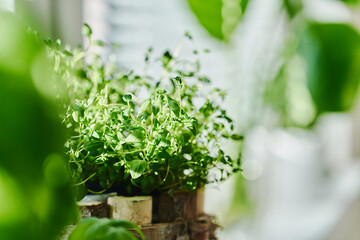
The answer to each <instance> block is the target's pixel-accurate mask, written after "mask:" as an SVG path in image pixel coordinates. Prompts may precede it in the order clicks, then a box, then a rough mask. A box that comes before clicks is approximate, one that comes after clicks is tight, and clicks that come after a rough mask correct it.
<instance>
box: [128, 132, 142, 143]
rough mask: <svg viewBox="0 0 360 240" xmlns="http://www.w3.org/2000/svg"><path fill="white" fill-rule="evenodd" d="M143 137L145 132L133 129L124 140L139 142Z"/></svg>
mask: <svg viewBox="0 0 360 240" xmlns="http://www.w3.org/2000/svg"><path fill="white" fill-rule="evenodd" d="M144 138H145V134H144V133H143V132H142V131H140V130H135V131H133V132H132V133H130V134H129V135H128V136H127V138H126V139H125V142H127V143H140V142H142V141H143V140H144Z"/></svg>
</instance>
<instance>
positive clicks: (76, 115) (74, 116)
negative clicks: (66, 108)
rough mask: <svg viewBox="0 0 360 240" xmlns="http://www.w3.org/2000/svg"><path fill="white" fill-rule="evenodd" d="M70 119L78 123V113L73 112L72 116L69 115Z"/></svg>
mask: <svg viewBox="0 0 360 240" xmlns="http://www.w3.org/2000/svg"><path fill="white" fill-rule="evenodd" d="M71 116H72V118H73V119H74V121H75V122H78V121H79V112H78V111H74V112H73V113H72V114H71Z"/></svg>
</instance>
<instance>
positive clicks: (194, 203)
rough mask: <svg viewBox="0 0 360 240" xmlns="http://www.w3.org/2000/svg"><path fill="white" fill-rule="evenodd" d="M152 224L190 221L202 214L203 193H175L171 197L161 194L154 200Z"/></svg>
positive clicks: (201, 191) (200, 191)
mask: <svg viewBox="0 0 360 240" xmlns="http://www.w3.org/2000/svg"><path fill="white" fill-rule="evenodd" d="M153 208H154V211H153V222H154V223H170V222H175V221H179V220H181V221H191V220H195V219H196V217H197V216H199V215H200V214H202V213H203V212H204V191H203V190H198V191H197V192H196V193H190V192H186V191H179V192H175V193H174V195H173V196H170V195H169V194H167V193H162V194H160V196H158V197H157V198H155V199H154V204H153Z"/></svg>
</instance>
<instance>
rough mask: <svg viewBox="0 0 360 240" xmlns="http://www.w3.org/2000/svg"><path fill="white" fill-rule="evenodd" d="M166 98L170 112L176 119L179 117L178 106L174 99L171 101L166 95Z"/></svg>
mask: <svg viewBox="0 0 360 240" xmlns="http://www.w3.org/2000/svg"><path fill="white" fill-rule="evenodd" d="M166 97H167V100H168V103H169V106H170V109H171V111H172V112H173V113H174V114H175V116H176V117H179V115H180V107H179V104H178V103H177V102H176V101H175V100H174V99H172V98H171V97H170V96H169V95H167V96H166Z"/></svg>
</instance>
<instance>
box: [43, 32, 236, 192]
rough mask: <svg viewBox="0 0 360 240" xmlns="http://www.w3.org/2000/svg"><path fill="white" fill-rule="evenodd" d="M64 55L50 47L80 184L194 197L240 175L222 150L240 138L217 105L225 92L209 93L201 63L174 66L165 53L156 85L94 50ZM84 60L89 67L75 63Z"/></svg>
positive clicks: (71, 165) (72, 161)
mask: <svg viewBox="0 0 360 240" xmlns="http://www.w3.org/2000/svg"><path fill="white" fill-rule="evenodd" d="M90 39H91V36H90ZM90 42H93V41H90ZM89 48H91V46H90V47H89ZM89 48H87V49H89ZM67 51H68V52H69V53H70V54H65V53H64V50H63V49H60V48H59V49H58V48H56V47H54V45H53V44H49V48H48V52H49V55H50V56H51V57H52V58H55V59H56V58H59V59H60V64H59V68H58V73H59V76H61V77H62V79H63V80H64V82H65V83H66V84H67V87H68V89H69V98H70V99H71V101H70V102H68V103H66V104H65V105H66V113H65V114H64V117H63V118H64V124H65V125H66V126H67V127H68V128H69V129H71V130H72V131H73V134H72V136H71V137H70V138H69V139H68V140H67V141H66V144H65V146H66V149H67V155H68V158H69V168H70V170H71V172H72V178H73V179H74V181H75V182H76V183H77V186H81V184H83V183H86V185H88V186H90V185H100V186H102V188H103V189H104V190H103V191H106V189H108V188H110V187H111V186H116V187H117V188H118V189H123V191H122V194H126V192H125V190H126V191H127V194H130V195H133V194H148V193H151V192H153V191H167V190H171V191H172V190H175V189H188V190H190V191H195V190H196V189H197V188H201V187H203V186H204V185H205V184H207V183H210V182H216V181H222V180H225V179H226V178H227V177H228V176H230V175H231V174H233V173H235V172H237V171H239V170H240V168H239V167H240V158H238V159H231V158H230V157H229V156H226V155H225V153H224V152H223V151H222V150H221V149H220V146H221V144H222V143H223V142H224V141H225V140H226V139H229V140H241V139H242V137H241V136H240V135H236V134H235V135H234V133H233V130H234V125H233V122H232V120H231V119H230V118H229V117H228V116H227V114H226V111H225V110H223V109H222V108H221V107H220V105H219V104H220V103H221V101H222V100H223V98H224V95H225V94H224V91H221V90H219V89H212V90H211V89H210V90H206V89H209V86H206V84H208V83H209V82H210V80H209V79H208V78H207V77H205V76H203V75H202V74H200V72H199V63H198V60H196V61H194V62H192V61H186V60H179V59H177V57H176V56H175V54H172V53H171V52H170V51H166V52H165V53H164V54H163V56H162V58H161V59H160V61H161V63H162V66H163V74H162V78H161V79H160V80H155V79H154V78H152V77H150V76H146V75H145V76H140V75H136V74H134V72H133V71H130V72H127V73H124V71H122V70H121V69H120V68H119V67H118V66H117V65H116V64H114V63H113V62H111V61H110V62H107V63H106V64H105V63H103V62H102V60H101V58H100V57H99V56H98V55H96V54H94V53H91V51H87V52H82V51H81V50H79V49H74V50H70V49H68V50H67ZM150 54H151V51H149V52H148V53H147V57H146V62H147V63H149V62H150ZM85 55H86V56H87V59H91V61H87V62H89V64H86V63H85V62H84V61H80V59H82V58H83V57H84V56H85ZM197 55H198V51H195V56H197ZM79 73H81V74H79ZM139 92H141V94H139ZM144 97H145V98H144ZM140 98H142V99H143V100H140ZM194 101H199V102H202V103H201V104H199V105H198V106H196V105H195V104H194ZM215 171H218V172H219V173H218V174H217V173H215ZM80 190H81V189H80ZM80 190H79V189H77V190H76V191H77V192H82V191H80ZM89 190H91V187H90V189H89Z"/></svg>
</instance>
